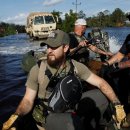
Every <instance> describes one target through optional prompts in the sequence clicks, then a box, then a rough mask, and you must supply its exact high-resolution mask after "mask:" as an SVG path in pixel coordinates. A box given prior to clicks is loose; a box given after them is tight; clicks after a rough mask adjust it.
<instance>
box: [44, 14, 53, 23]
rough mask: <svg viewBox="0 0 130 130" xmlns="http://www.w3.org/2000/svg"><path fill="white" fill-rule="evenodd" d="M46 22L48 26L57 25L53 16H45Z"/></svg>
mask: <svg viewBox="0 0 130 130" xmlns="http://www.w3.org/2000/svg"><path fill="white" fill-rule="evenodd" d="M45 22H46V24H50V23H55V21H54V19H53V17H52V16H45Z"/></svg>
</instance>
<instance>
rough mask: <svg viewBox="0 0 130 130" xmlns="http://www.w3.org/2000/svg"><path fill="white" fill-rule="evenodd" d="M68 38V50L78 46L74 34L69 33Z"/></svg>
mask: <svg viewBox="0 0 130 130" xmlns="http://www.w3.org/2000/svg"><path fill="white" fill-rule="evenodd" d="M69 37H70V49H73V48H75V47H77V46H78V45H79V42H78V39H77V38H76V37H75V34H73V33H69Z"/></svg>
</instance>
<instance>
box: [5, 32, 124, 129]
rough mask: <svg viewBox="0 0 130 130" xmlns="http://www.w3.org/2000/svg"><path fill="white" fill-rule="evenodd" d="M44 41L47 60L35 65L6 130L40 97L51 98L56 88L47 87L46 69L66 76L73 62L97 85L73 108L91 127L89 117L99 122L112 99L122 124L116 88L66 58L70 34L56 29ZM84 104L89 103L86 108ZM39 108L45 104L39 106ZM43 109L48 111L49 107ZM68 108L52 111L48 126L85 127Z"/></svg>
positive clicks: (79, 75)
mask: <svg viewBox="0 0 130 130" xmlns="http://www.w3.org/2000/svg"><path fill="white" fill-rule="evenodd" d="M44 42H45V44H46V45H47V60H45V61H44V60H43V61H41V64H40V67H39V64H37V65H35V66H34V67H32V69H31V71H30V73H29V75H28V78H27V82H26V93H25V95H24V97H23V99H22V101H21V103H20V104H19V106H18V108H17V109H16V111H15V113H14V114H12V115H11V116H10V118H9V119H8V121H7V122H5V123H4V124H3V130H6V129H9V128H10V126H11V125H12V124H13V121H15V120H16V119H18V118H19V117H20V116H25V115H26V114H27V113H29V112H30V111H32V109H33V107H34V105H35V101H36V98H37V97H38V98H40V99H43V100H41V101H44V99H48V97H50V95H51V94H52V92H53V91H50V89H48V87H47V86H48V84H49V81H50V80H51V78H48V76H47V72H46V68H47V69H48V71H49V72H51V73H52V76H54V75H55V76H56V77H57V78H58V77H59V76H61V77H62V76H65V75H67V74H68V73H69V72H70V68H71V61H72V64H73V65H74V68H73V69H74V70H75V73H76V75H77V76H78V77H79V78H80V79H82V80H85V81H86V82H88V83H90V84H92V85H93V86H95V87H96V88H97V89H92V90H89V91H85V92H83V93H82V97H81V99H80V101H79V103H78V104H77V105H76V106H77V107H76V108H74V110H73V112H76V115H77V116H78V117H80V118H82V119H83V117H84V116H85V117H84V118H85V121H86V122H84V121H83V122H84V126H86V127H87V128H88V122H90V121H89V119H90V120H93V119H95V120H96V121H95V122H97V123H99V121H100V119H102V117H103V114H104V112H105V111H106V109H107V107H108V104H109V102H108V100H109V101H110V102H112V104H113V106H114V109H115V112H116V113H115V116H116V119H117V121H118V122H119V123H120V124H121V123H122V122H123V121H124V120H125V116H126V114H125V111H124V109H123V106H122V105H121V104H120V101H119V99H118V97H117V96H116V95H115V93H114V91H113V89H112V87H111V86H110V85H109V84H108V83H107V82H106V81H105V80H104V79H102V78H100V77H99V76H97V75H96V74H94V73H93V72H91V71H90V70H89V69H88V68H87V66H85V65H84V64H82V63H79V62H77V61H75V60H71V59H66V54H67V52H68V51H69V43H70V39H69V35H68V34H67V33H65V32H63V31H61V30H56V31H54V32H52V33H51V34H50V35H49V36H48V39H47V40H46V41H44ZM69 82H70V81H69ZM69 82H68V83H69ZM51 85H53V87H54V86H55V84H51ZM107 99H108V100H107ZM82 106H86V107H85V109H84V108H83V107H82ZM39 107H41V106H40V105H39ZM75 109H76V110H75ZM42 110H45V108H43V109H42ZM67 111H68V110H67ZM67 111H65V112H63V113H55V112H51V111H50V112H49V113H48V115H47V117H46V122H45V125H44V127H45V129H46V130H84V128H82V127H79V126H80V121H81V120H79V118H78V119H77V118H76V120H75V118H74V117H75V113H73V114H71V113H70V112H67ZM42 112H43V111H42ZM42 112H39V113H40V115H39V116H42V115H43V113H44V115H45V111H44V112H43V113H42ZM88 115H89V116H88ZM39 116H38V117H39ZM42 121H43V120H42ZM25 123H26V122H25ZM39 124H40V123H39ZM41 124H42V122H41ZM26 125H27V124H26ZM92 127H94V128H95V129H96V128H97V125H92V126H91V127H89V128H88V129H89V130H91V129H94V128H92ZM87 128H86V129H87ZM23 130H24V129H23ZM34 130H36V129H34ZM96 130H97V129H96Z"/></svg>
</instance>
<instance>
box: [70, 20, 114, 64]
mask: <svg viewBox="0 0 130 130" xmlns="http://www.w3.org/2000/svg"><path fill="white" fill-rule="evenodd" d="M86 26H87V23H86V20H85V19H77V20H76V21H75V26H74V32H71V33H70V51H71V52H72V51H74V50H75V49H76V48H77V47H82V48H81V49H80V50H78V52H77V53H76V54H75V55H74V56H73V57H72V58H74V59H75V60H78V61H79V62H82V63H85V64H86V63H88V61H89V50H91V51H93V52H95V53H98V54H102V55H106V56H112V55H113V54H112V53H111V52H105V51H103V50H101V49H99V48H97V47H96V46H94V45H92V44H91V43H92V42H93V41H92V39H91V40H89V39H88V40H87V38H86V37H85V31H86Z"/></svg>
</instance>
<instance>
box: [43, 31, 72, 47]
mask: <svg viewBox="0 0 130 130" xmlns="http://www.w3.org/2000/svg"><path fill="white" fill-rule="evenodd" d="M69 42H70V39H69V35H68V34H67V33H66V32H63V31H62V30H55V31H53V32H51V33H50V34H49V36H48V38H47V40H46V41H44V43H45V44H46V45H48V46H50V47H59V46H61V45H69Z"/></svg>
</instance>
